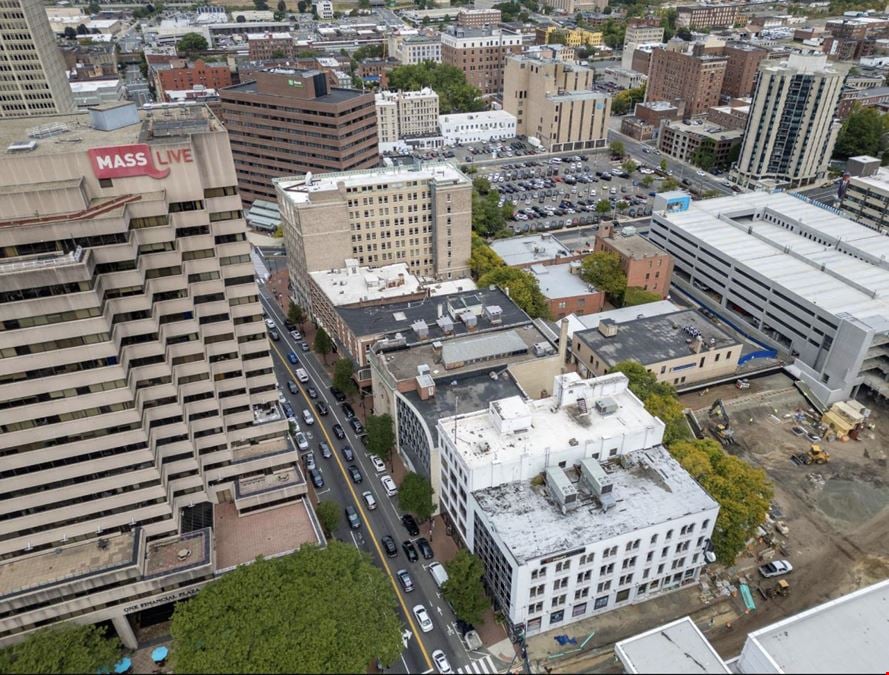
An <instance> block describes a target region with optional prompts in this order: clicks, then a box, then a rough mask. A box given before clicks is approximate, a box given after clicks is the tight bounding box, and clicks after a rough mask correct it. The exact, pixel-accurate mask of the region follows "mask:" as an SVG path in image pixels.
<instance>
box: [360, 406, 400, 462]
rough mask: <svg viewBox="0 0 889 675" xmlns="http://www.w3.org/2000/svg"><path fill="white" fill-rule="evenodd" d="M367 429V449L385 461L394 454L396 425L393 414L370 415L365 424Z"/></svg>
mask: <svg viewBox="0 0 889 675" xmlns="http://www.w3.org/2000/svg"><path fill="white" fill-rule="evenodd" d="M364 427H365V429H366V430H367V451H368V452H369V453H370V454H372V455H376V456H377V457H379V458H380V459H382V460H383V461H384V462H386V461H389V458H390V457H391V456H392V448H393V447H395V425H394V424H393V422H392V416H391V415H386V414H383V415H368V416H367V421H366V422H365V425H364Z"/></svg>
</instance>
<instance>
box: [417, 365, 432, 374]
mask: <svg viewBox="0 0 889 675" xmlns="http://www.w3.org/2000/svg"><path fill="white" fill-rule="evenodd" d="M430 372H431V370H430V368H429V364H428V363H421V364H420V365H419V366H417V375H428V374H429V373H430Z"/></svg>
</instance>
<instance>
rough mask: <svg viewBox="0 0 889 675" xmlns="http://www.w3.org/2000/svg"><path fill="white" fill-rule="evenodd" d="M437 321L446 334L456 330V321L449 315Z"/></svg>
mask: <svg viewBox="0 0 889 675" xmlns="http://www.w3.org/2000/svg"><path fill="white" fill-rule="evenodd" d="M435 323H437V324H438V327H439V328H441V332H442V333H444V334H445V335H450V334H451V333H453V332H454V322H453V321H452V320H451V317H449V316H441V317H439V318H438V319H437V320H436V322H435Z"/></svg>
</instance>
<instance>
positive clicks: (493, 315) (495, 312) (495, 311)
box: [482, 305, 503, 324]
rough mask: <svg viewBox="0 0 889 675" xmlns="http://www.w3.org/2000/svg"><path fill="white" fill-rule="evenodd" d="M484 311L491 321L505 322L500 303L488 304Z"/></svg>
mask: <svg viewBox="0 0 889 675" xmlns="http://www.w3.org/2000/svg"><path fill="white" fill-rule="evenodd" d="M482 312H483V313H484V315H485V318H486V319H487V320H488V321H490V322H491V323H495V324H496V323H503V309H502V308H501V307H500V305H487V306H485V308H484V309H483V310H482Z"/></svg>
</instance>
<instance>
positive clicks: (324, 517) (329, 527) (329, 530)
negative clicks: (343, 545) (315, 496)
mask: <svg viewBox="0 0 889 675" xmlns="http://www.w3.org/2000/svg"><path fill="white" fill-rule="evenodd" d="M315 515H316V516H318V522H319V523H321V529H322V530H324V536H325V537H327V538H328V539H330V537H331V536H333V533H334V531H335V530H336V528H337V527H339V524H340V505H339V504H337V503H336V502H331V501H326V500H325V501H321V502H318V504H317V505H316V506H315Z"/></svg>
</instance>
